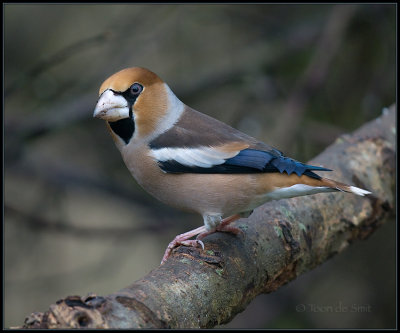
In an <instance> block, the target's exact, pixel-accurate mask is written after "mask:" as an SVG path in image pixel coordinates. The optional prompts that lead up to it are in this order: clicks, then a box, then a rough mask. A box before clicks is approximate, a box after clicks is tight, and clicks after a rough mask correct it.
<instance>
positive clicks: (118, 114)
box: [93, 89, 129, 121]
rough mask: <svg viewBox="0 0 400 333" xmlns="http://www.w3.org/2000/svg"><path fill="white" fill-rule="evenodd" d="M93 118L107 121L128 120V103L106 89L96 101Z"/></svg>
mask: <svg viewBox="0 0 400 333" xmlns="http://www.w3.org/2000/svg"><path fill="white" fill-rule="evenodd" d="M93 117H95V118H100V119H104V120H107V121H117V120H120V119H124V118H129V107H128V102H127V101H126V99H125V98H124V97H122V96H121V95H116V94H114V92H113V91H111V90H110V89H107V90H106V91H104V92H103V93H102V94H101V96H100V98H99V100H98V101H97V104H96V108H95V109H94V112H93Z"/></svg>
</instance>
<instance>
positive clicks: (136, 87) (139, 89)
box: [129, 83, 143, 96]
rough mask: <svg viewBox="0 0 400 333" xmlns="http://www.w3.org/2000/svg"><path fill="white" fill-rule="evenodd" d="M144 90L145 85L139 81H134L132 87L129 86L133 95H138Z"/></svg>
mask: <svg viewBox="0 0 400 333" xmlns="http://www.w3.org/2000/svg"><path fill="white" fill-rule="evenodd" d="M142 90H143V86H142V85H140V84H139V83H134V84H132V85H131V87H130V88H129V92H130V93H131V95H133V96H137V95H139V94H140V93H141V92H142Z"/></svg>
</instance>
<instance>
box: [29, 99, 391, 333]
mask: <svg viewBox="0 0 400 333" xmlns="http://www.w3.org/2000/svg"><path fill="white" fill-rule="evenodd" d="M395 113H396V111H395V107H394V106H393V107H391V108H390V110H389V109H385V110H384V111H383V114H382V115H381V116H380V117H379V118H377V119H375V120H373V121H371V122H369V123H367V124H366V125H364V126H362V127H361V128H360V129H359V130H357V131H355V132H354V133H353V134H352V135H344V136H341V137H339V138H338V139H337V140H336V141H335V143H334V144H332V145H331V146H329V147H328V148H327V149H326V150H325V151H324V152H323V153H321V154H320V155H319V156H317V157H316V158H315V159H313V160H312V162H310V163H311V164H316V165H319V164H322V165H325V166H328V167H329V168H332V169H334V170H335V172H332V173H331V175H330V176H331V178H332V179H335V180H338V181H342V182H345V183H348V184H353V185H356V186H358V187H361V188H364V189H367V190H370V191H372V193H373V194H372V195H369V196H366V197H359V196H356V195H353V194H347V193H329V194H317V195H312V196H307V197H299V198H293V199H289V200H280V201H275V202H270V203H267V204H264V205H263V206H261V207H259V208H258V209H256V210H255V211H254V213H253V214H252V215H251V216H250V217H249V218H248V219H242V220H239V221H237V223H236V226H239V227H240V228H241V229H242V230H243V231H244V233H243V235H240V236H234V235H231V234H226V233H216V234H213V235H210V236H208V237H206V238H205V242H204V243H205V250H204V251H202V250H200V249H194V248H188V247H184V246H181V247H178V248H177V249H176V250H175V251H174V252H173V255H172V256H171V258H170V260H168V261H167V262H166V263H165V264H164V265H163V266H161V267H158V268H156V269H154V270H153V271H151V272H150V273H149V274H148V275H147V276H145V277H143V278H142V279H140V280H138V281H136V282H134V283H133V284H132V285H130V286H128V287H126V288H124V289H122V290H120V291H118V292H115V293H113V294H111V295H108V296H104V297H101V296H96V295H89V296H86V297H83V298H82V297H80V296H70V297H67V298H66V299H62V300H59V301H57V302H56V304H53V305H51V306H50V309H49V310H48V311H47V312H45V313H32V314H31V315H30V316H29V317H27V318H26V320H25V324H24V326H23V327H24V328H61V327H68V328H73V327H74V328H79V327H86V328H210V327H213V326H215V325H217V324H222V323H226V322H229V321H230V320H231V319H232V318H233V317H234V316H235V315H236V314H237V313H239V312H241V311H243V310H244V309H245V307H246V306H247V305H248V304H249V302H250V301H251V300H252V299H253V298H254V297H256V296H257V295H259V294H261V293H269V292H272V291H274V290H276V289H278V288H279V287H280V286H282V285H284V284H286V283H288V282H289V281H291V280H293V279H294V278H296V277H297V276H298V275H300V274H302V273H303V272H305V271H308V270H310V269H312V268H314V267H315V266H317V265H319V264H321V263H323V262H324V261H326V260H327V259H329V258H330V257H332V256H333V255H335V254H337V253H340V252H341V251H342V250H343V249H344V248H346V247H347V246H348V245H349V244H351V243H352V242H353V241H355V240H358V239H365V238H367V237H368V236H369V235H370V234H371V233H372V232H374V231H375V230H376V228H378V227H379V226H380V225H381V224H382V223H383V222H384V221H385V220H386V219H387V217H388V216H389V215H390V214H393V211H394V205H395V138H396V127H395Z"/></svg>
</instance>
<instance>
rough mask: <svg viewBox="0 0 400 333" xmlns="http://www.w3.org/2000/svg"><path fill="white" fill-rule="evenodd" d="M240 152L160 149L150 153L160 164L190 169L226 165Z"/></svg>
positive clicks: (204, 148)
mask: <svg viewBox="0 0 400 333" xmlns="http://www.w3.org/2000/svg"><path fill="white" fill-rule="evenodd" d="M239 152H240V150H238V151H233V152H226V151H221V150H218V148H215V147H200V148H160V149H154V150H151V151H150V155H151V156H152V157H154V158H155V159H156V160H157V161H159V162H165V161H176V162H178V163H180V164H182V165H185V166H188V167H196V166H197V167H200V168H211V167H212V166H214V165H219V164H223V163H225V160H227V159H228V158H231V157H234V156H236V155H237V154H238V153H239Z"/></svg>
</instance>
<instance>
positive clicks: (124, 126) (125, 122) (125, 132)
mask: <svg viewBox="0 0 400 333" xmlns="http://www.w3.org/2000/svg"><path fill="white" fill-rule="evenodd" d="M108 123H109V125H110V127H111V129H112V130H113V132H114V133H115V134H116V135H118V136H119V137H120V138H121V139H122V140H124V141H125V143H126V144H128V143H129V141H130V140H131V139H132V136H133V133H134V132H135V122H134V121H133V119H132V118H125V119H121V120H117V121H113V122H111V121H109V122H108Z"/></svg>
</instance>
